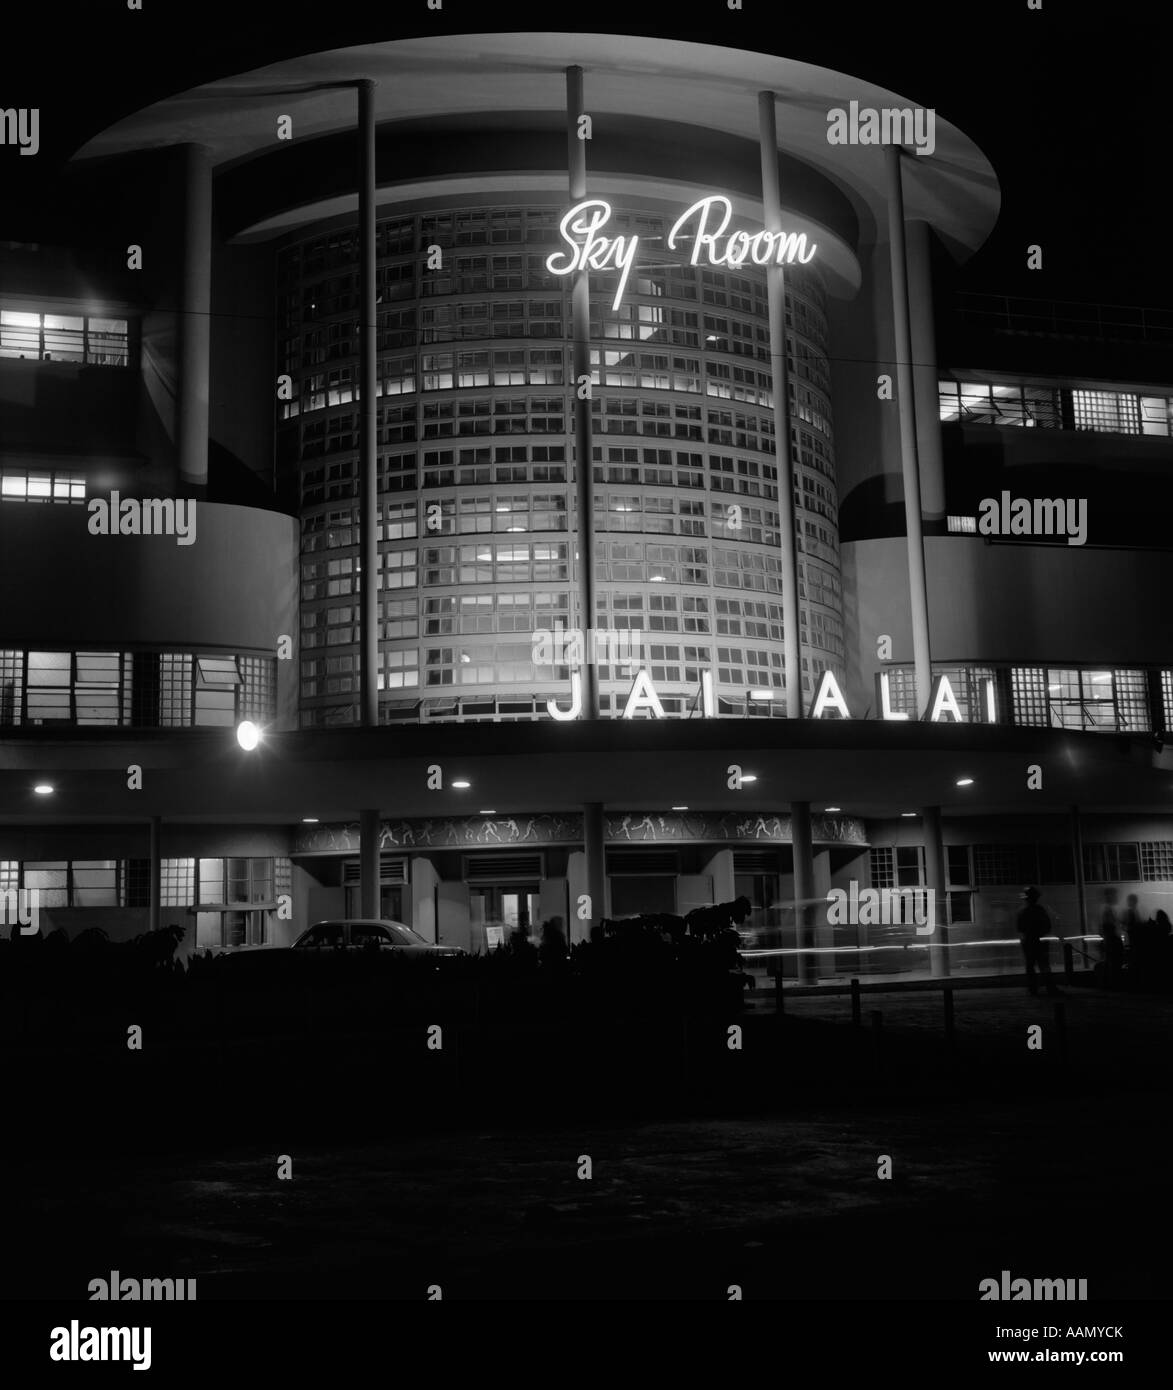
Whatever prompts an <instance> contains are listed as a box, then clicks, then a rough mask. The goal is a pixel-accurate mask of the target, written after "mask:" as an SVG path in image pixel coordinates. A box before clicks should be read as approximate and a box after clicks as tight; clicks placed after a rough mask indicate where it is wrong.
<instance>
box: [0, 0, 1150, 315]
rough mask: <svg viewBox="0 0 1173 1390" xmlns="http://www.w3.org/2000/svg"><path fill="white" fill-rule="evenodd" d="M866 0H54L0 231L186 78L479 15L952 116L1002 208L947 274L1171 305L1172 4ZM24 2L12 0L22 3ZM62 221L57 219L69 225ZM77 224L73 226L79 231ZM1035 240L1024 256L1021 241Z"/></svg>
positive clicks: (41, 208) (18, 95)
mask: <svg viewBox="0 0 1173 1390" xmlns="http://www.w3.org/2000/svg"><path fill="white" fill-rule="evenodd" d="M1042 2H1043V6H1044V8H1043V9H1042V10H1041V11H1032V10H1030V9H1028V8H1027V0H982V3H980V4H972V5H970V6H964V5H948V4H940V3H929V0H900V3H899V4H882V5H868V6H864V5H862V4H860V3H859V0H839V2H838V3H833V4H822V5H809V6H808V5H803V4H801V3H787V4H781V3H778V0H744V8H743V10H742V11H740V12H730V11H729V10H728V9H727V7H726V3H725V0H688V3H685V4H683V5H680V4H659V5H656V4H649V3H646V0H632V2H631V3H623V4H616V3H614V0H602V3H597V4H593V5H591V6H589V7H587V6H563V5H555V4H552V3H549V4H546V5H538V4H534V3H532V0H530V2H529V3H521V4H513V3H510V4H508V5H506V4H497V5H493V6H487V5H485V4H483V3H477V4H473V3H469V2H468V0H445V3H444V8H443V10H442V11H441V12H439V13H436V12H431V11H428V10H427V8H426V4H425V0H395V3H391V4H386V5H385V6H383V7H382V9H381V12H380V9H379V8H378V7H372V6H371V5H370V4H369V0H361V3H347V0H332V3H329V4H322V3H320V0H233V3H231V4H219V3H198V0H144V8H143V11H142V12H141V13H138V12H133V11H128V10H127V9H126V6H125V0H62V2H59V3H54V4H41V5H33V6H29V7H28V9H27V10H26V11H25V13H24V14H23V15H22V18H21V21H20V23H21V24H22V25H24V26H27V27H24V28H20V27H18V26H17V24H15V23H13V22H9V23H8V24H7V25H6V31H7V32H6V42H5V45H4V52H3V54H2V56H0V73H2V75H3V84H2V95H3V101H2V102H0V106H3V107H11V106H17V107H21V106H37V107H39V108H40V109H41V152H40V154H39V156H38V157H37V158H35V159H30V158H22V157H20V156H19V155H18V152H17V151H16V150H15V149H2V150H0V160H2V162H3V171H4V178H3V184H2V185H0V188H2V190H3V194H4V195H5V196H4V198H3V203H2V204H0V208H2V211H0V237H3V238H5V239H21V240H46V241H48V240H68V239H69V236H68V225H66V226H65V227H64V228H62V224H61V219H59V218H55V217H54V216H52V215H50V214H49V207H50V204H49V201H48V199H47V197H46V191H47V190H48V189H49V187H50V186H51V184H52V181H53V179H54V176H55V172H56V171H57V170H58V169H59V168H60V167H61V164H62V162H63V161H64V160H65V159H66V158H68V156H69V154H70V153H72V151H73V150H74V149H76V148H77V147H78V146H79V145H80V144H81V143H82V142H83V141H84V140H86V139H87V138H88V137H89V136H91V135H92V134H94V133H95V132H97V131H98V130H100V129H101V128H102V127H104V126H105V125H107V124H109V123H110V122H111V121H113V120H116V119H118V118H119V117H121V116H123V115H125V114H127V113H129V112H131V111H133V110H135V109H137V108H139V107H141V106H143V105H146V104H148V103H149V102H151V101H154V100H157V99H160V98H162V97H165V96H167V95H170V94H172V93H174V92H179V91H182V90H184V89H185V88H187V87H190V86H193V85H196V84H198V83H200V82H204V81H210V80H213V79H215V78H219V77H225V76H228V75H230V74H232V73H235V72H242V71H247V70H248V69H250V68H253V67H256V66H260V65H262V64H264V63H268V62H273V61H276V60H278V59H279V58H282V57H287V56H292V55H294V54H297V53H308V52H315V51H320V50H323V49H328V48H337V47H344V46H346V45H348V44H354V43H364V42H373V41H380V40H388V39H393V38H397V37H408V36H411V35H414V34H424V33H435V32H437V31H440V30H447V31H452V32H458V31H459V32H478V31H484V30H487V29H500V30H513V29H516V30H526V29H543V30H550V29H559V28H564V29H567V30H572V31H577V30H583V31H590V30H594V31H624V30H626V31H628V32H633V33H642V34H652V35H656V36H659V37H678V38H681V39H684V40H689V41H693V42H700V43H721V44H731V45H733V46H737V47H747V48H759V49H764V50H772V51H774V52H777V53H780V54H784V55H786V56H790V57H794V58H797V59H800V60H803V61H807V62H812V63H818V64H823V65H825V66H827V67H831V68H835V69H838V70H841V71H844V72H848V73H855V74H858V75H859V76H861V77H865V78H868V79H871V80H874V81H877V82H880V83H883V84H885V85H887V86H888V87H890V88H892V89H894V90H895V91H897V92H899V93H900V94H901V95H903V96H906V97H908V98H909V99H910V100H912V101H914V102H917V103H919V104H923V105H926V106H933V107H934V108H935V109H936V110H937V111H938V113H939V114H940V115H941V116H942V117H943V118H945V119H948V120H950V121H952V122H954V123H956V124H957V125H959V126H960V127H961V128H962V129H963V130H965V131H966V132H967V133H968V134H969V135H970V136H971V137H972V138H973V139H974V140H975V141H976V142H977V143H978V145H979V146H981V147H982V149H983V150H984V151H985V152H986V154H987V155H988V156H989V158H990V160H991V161H992V163H993V165H994V167H995V169H996V170H997V171H998V173H999V176H1000V178H1001V180H1002V187H1003V207H1002V215H1001V218H1000V221H999V223H998V226H997V228H996V230H995V233H994V235H993V237H992V238H991V240H990V241H989V242H988V243H987V245H986V247H985V248H984V249H983V250H982V251H981V252H980V253H979V255H978V256H977V257H975V258H974V259H973V260H972V261H971V262H970V263H969V265H968V266H967V267H966V270H965V272H964V277H963V280H962V283H961V288H965V289H970V290H984V291H991V292H1003V293H1010V294H1025V295H1033V296H1038V297H1054V298H1062V299H1077V300H1086V301H1100V302H1104V303H1117V304H1142V305H1151V306H1157V307H1173V275H1171V274H1170V270H1169V266H1168V262H1167V260H1166V257H1165V250H1164V241H1163V238H1162V236H1161V232H1162V227H1161V222H1162V220H1163V218H1162V205H1166V206H1167V204H1168V202H1169V200H1170V197H1171V195H1173V187H1171V185H1173V168H1171V161H1170V159H1169V133H1168V126H1167V122H1166V121H1165V120H1164V117H1163V114H1162V111H1163V106H1164V104H1165V100H1166V94H1167V93H1168V92H1169V90H1170V79H1169V71H1168V52H1169V49H1168V43H1167V37H1168V32H1169V23H1168V19H1167V15H1168V13H1169V11H1168V7H1167V6H1165V5H1160V4H1157V3H1153V0H1143V3H1139V4H1132V5H1128V6H1121V7H1118V8H1116V9H1113V7H1110V6H1103V5H1094V6H1093V5H1087V6H1086V7H1080V8H1079V13H1078V14H1074V15H1073V13H1072V11H1073V9H1075V8H1077V7H1073V6H1072V5H1071V4H1069V3H1062V0H1042ZM23 8H24V7H22V9H23ZM68 220H69V219H66V220H65V221H66V224H67V223H68ZM78 231H79V234H81V233H80V229H78ZM1033 242H1038V243H1040V244H1041V245H1042V246H1043V248H1044V269H1043V270H1042V271H1037V272H1030V271H1028V270H1027V269H1026V255H1025V248H1026V246H1027V245H1028V244H1030V243H1033Z"/></svg>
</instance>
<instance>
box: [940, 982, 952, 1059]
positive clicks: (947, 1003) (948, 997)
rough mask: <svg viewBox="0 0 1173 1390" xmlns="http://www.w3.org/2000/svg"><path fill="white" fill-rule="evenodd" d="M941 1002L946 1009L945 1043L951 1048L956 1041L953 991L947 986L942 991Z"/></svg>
mask: <svg viewBox="0 0 1173 1390" xmlns="http://www.w3.org/2000/svg"><path fill="white" fill-rule="evenodd" d="M941 1000H942V1003H943V1005H944V1009H945V1041H946V1042H947V1043H948V1044H949V1046H950V1047H952V1046H953V1043H954V1041H955V1039H954V1033H953V989H952V987H951V986H949V985H946V986H945V988H944V989H943V990H942V991H941Z"/></svg>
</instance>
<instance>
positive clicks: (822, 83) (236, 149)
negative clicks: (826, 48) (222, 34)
mask: <svg viewBox="0 0 1173 1390" xmlns="http://www.w3.org/2000/svg"><path fill="white" fill-rule="evenodd" d="M572 64H577V65H579V66H581V67H582V68H583V69H584V71H585V92H586V102H587V107H588V110H589V111H590V113H591V114H592V116H594V117H595V118H596V119H598V118H600V117H604V116H607V117H614V116H619V117H622V116H630V117H637V118H643V119H644V120H655V121H663V122H671V123H676V124H692V125H702V124H703V126H704V127H705V128H706V129H708V130H711V131H717V132H723V133H724V134H726V135H729V136H733V137H737V138H739V139H743V140H753V141H756V140H757V138H758V128H757V94H758V92H759V91H763V90H772V91H774V92H776V93H777V96H778V103H779V104H778V141H779V146H780V149H781V150H782V151H783V152H784V154H786V155H789V156H791V157H792V158H795V159H798V160H800V161H802V162H804V163H806V164H808V165H809V166H810V167H811V168H812V169H814V170H816V171H818V172H819V173H820V174H822V175H823V176H824V177H826V178H827V179H828V180H830V181H831V182H832V183H834V184H835V185H836V186H838V187H839V188H840V189H841V190H842V191H843V192H844V193H845V194H846V196H847V197H848V198H849V199H850V200H851V202H852V203H853V205H854V206H855V208H856V211H857V214H858V216H859V218H860V222H861V226H862V227H864V228H867V227H868V226H869V225H872V226H878V227H883V226H884V222H885V217H886V212H885V208H886V194H885V184H884V160H883V157H882V150H881V149H880V148H879V147H877V146H861V145H832V144H830V143H828V139H827V132H828V120H827V113H828V111H830V110H831V109H833V108H837V107H841V108H847V106H848V104H849V103H850V102H851V101H853V100H854V101H857V102H858V103H859V104H860V107H861V108H867V107H871V108H875V109H882V108H885V107H889V108H890V107H899V108H907V107H913V106H915V105H917V104H918V103H917V102H914V101H912V100H910V99H909V98H907V97H903V96H900V95H899V94H897V93H895V92H892V91H889V90H887V89H886V88H884V87H880V86H877V85H876V84H874V83H872V82H868V81H865V80H861V79H860V78H857V77H853V76H850V75H848V74H846V73H839V72H835V71H833V70H831V69H829V68H823V67H818V66H815V65H813V64H809V63H801V62H797V61H794V60H792V59H788V58H779V57H776V56H774V55H771V54H764V53H755V52H751V51H747V50H742V49H736V48H725V47H717V46H714V45H710V44H696V43H682V42H677V41H675V40H665V39H657V38H649V37H642V36H633V35H626V34H623V35H616V34H559V33H522V34H459V35H451V36H434V37H428V38H414V39H403V40H397V41H393V42H388V43H379V44H366V45H361V46H357V47H353V48H345V49H336V50H333V51H330V52H325V53H314V54H307V55H305V56H303V57H299V58H291V59H287V60H284V61H282V62H280V63H274V64H272V65H270V66H268V67H264V68H258V69H257V70H255V71H253V72H250V73H243V74H240V75H238V76H235V77H230V78H225V79H223V80H220V81H216V82H210V83H207V84H205V85H204V86H202V87H198V88H194V89H192V90H191V91H188V92H184V93H182V94H180V95H178V96H174V97H169V98H167V99H166V100H164V101H161V102H157V103H156V104H154V105H153V106H150V107H147V108H145V109H144V110H142V111H139V112H137V113H136V114H135V115H133V116H129V117H127V118H126V119H124V120H122V121H119V122H117V123H116V124H115V125H113V126H111V127H110V128H109V129H107V130H106V131H104V132H103V133H102V134H101V135H99V136H97V137H95V138H94V139H93V140H91V141H90V142H89V143H88V144H86V145H85V146H84V147H83V149H82V150H81V151H80V152H79V155H78V156H77V157H78V158H81V159H93V158H99V157H102V156H109V155H115V154H121V153H126V152H129V151H133V150H142V149H149V148H152V147H157V146H164V145H173V144H179V143H186V142H194V143H197V144H202V145H205V146H207V147H208V148H209V149H210V151H211V153H212V159H213V162H214V163H215V164H216V165H217V166H219V167H221V168H223V167H225V166H229V165H232V164H234V163H238V162H240V161H245V160H249V159H250V158H254V157H256V156H257V155H259V154H263V153H271V152H272V151H273V150H274V148H275V147H276V145H277V123H278V117H280V116H282V115H287V114H294V115H295V120H296V134H297V139H298V140H303V139H306V138H313V137H318V136H324V135H330V134H335V133H338V132H342V131H344V130H347V129H350V128H352V127H353V125H354V122H355V112H356V99H355V93H354V90H353V87H352V86H349V87H348V85H347V84H353V83H354V82H355V81H356V80H358V79H361V78H371V79H374V80H375V82H376V83H377V84H378V86H377V90H376V111H375V116H376V121H377V122H379V123H380V124H382V123H387V122H398V121H415V122H418V121H419V120H421V119H432V118H435V119H440V118H450V117H452V116H461V115H464V116H467V117H474V116H476V115H477V114H478V113H491V112H500V111H514V112H534V113H539V112H540V113H550V112H560V111H563V110H564V102H565V84H564V70H565V68H566V67H567V66H569V65H572ZM933 85H934V86H935V85H936V84H933ZM921 95H922V96H923V95H924V93H922V94H921ZM919 104H921V105H923V104H924V103H923V102H921V103H919ZM666 172H668V171H666ZM904 194H905V209H906V215H907V217H908V218H909V219H910V220H911V219H923V220H925V221H928V222H930V223H931V224H932V225H933V226H934V227H935V228H936V230H937V231H938V233H939V234H940V235H941V237H942V238H943V239H944V240H945V242H946V243H947V244H949V245H950V246H951V248H952V249H953V251H954V252H955V253H956V254H959V255H962V256H964V255H967V254H969V253H970V252H972V251H974V250H976V249H977V248H978V247H979V246H980V245H981V244H982V243H983V242H984V241H985V239H986V237H987V236H988V235H989V233H990V231H991V229H992V227H993V225H994V222H995V220H996V218H997V215H998V207H999V191H998V181H997V177H996V175H995V173H994V170H993V168H992V167H991V165H990V163H989V161H988V160H987V159H986V157H985V155H984V154H983V153H982V151H981V150H980V149H979V148H978V146H977V145H976V144H975V143H974V142H973V141H972V140H971V139H970V138H969V137H968V136H967V135H966V134H964V132H962V131H961V130H959V129H957V127H955V126H953V125H951V124H949V122H948V121H946V120H944V119H942V118H941V117H940V115H938V116H937V117H936V120H935V149H934V152H933V154H932V155H930V156H926V157H921V156H913V155H909V156H908V157H907V158H906V160H905V169H904ZM785 199H786V190H785V188H784V189H783V201H784V202H785ZM335 211H336V209H335Z"/></svg>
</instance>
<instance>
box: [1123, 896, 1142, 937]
mask: <svg viewBox="0 0 1173 1390" xmlns="http://www.w3.org/2000/svg"><path fill="white" fill-rule="evenodd" d="M1120 925H1121V926H1122V927H1123V928H1124V930H1125V932H1127V934H1128V935H1127V940H1128V945H1129V946H1130V947H1131V946H1134V945H1135V944H1136V943H1135V941H1134V940H1133V936H1134V934H1135V935H1137V936H1143V935H1144V923H1143V922H1142V921H1141V917H1140V899H1139V898H1138V897H1137V896H1136V894H1135V893H1129V895H1128V898H1127V900H1126V905H1125V908H1124V912H1123V915H1122V916H1121V919H1120Z"/></svg>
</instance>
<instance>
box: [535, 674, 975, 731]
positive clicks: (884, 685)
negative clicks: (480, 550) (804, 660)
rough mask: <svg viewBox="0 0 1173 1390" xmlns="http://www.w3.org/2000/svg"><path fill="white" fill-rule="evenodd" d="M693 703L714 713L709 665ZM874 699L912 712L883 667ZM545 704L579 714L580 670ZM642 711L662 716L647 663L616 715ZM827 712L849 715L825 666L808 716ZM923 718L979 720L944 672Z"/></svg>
mask: <svg viewBox="0 0 1173 1390" xmlns="http://www.w3.org/2000/svg"><path fill="white" fill-rule="evenodd" d="M977 684H978V688H979V691H980V700H981V706H982V714H983V715H984V719H983V720H981V721H980V722H983V723H986V724H996V723H997V722H998V713H997V706H996V703H995V697H994V682H993V681H992V680H989V679H984V680H979V681H978V682H977ZM693 705H694V706H698V708H696V709H693V708H690V711H689V713H688V714H686V715H685V716H684V717H685V718H690V717H691V716H692V714H694V713H699V714H700V716H701V717H702V718H703V719H710V718H713V717H714V716H715V715H716V714H717V699H716V692H715V690H714V687H713V673H712V671H702V672H701V686H700V689H699V690H698V691H697V694H696V697H695V698H694V700H693ZM876 705H877V707H878V709H879V712H880V714H879V717H880V718H881V719H890V720H901V719H910V718H912V716H911V715H909V714H907V713H905V712H903V711H901V710H894V709H893V708H892V692H891V688H890V685H889V679H888V672H887V671H881V672H879V673H878V674H877V676H876ZM546 709H547V711H548V713H549V714H550V717H551V718H552V719H557V720H561V721H565V720H570V719H577V718H578V717H579V716H580V715H581V714H582V676H581V675H580V673H579V672H578V671H571V673H570V708H569V709H559V707H558V704H557V702H556V701H554V700H548V701H547V702H546ZM645 711H646V712H647V713H648V714H650V715H651V716H652V718H653V719H663V718H664V717H665V715H664V706H663V704H662V703H661V702H660V697H659V694H658V693H657V691H656V687H655V686H654V685H653V684H652V678H651V676H650V675H649V674H648V672H647V670H646V669H645V668H643V667H640V669H639V670H638V671H637V672H636V673H635V679H634V681H633V682H632V686H631V690H630V691H629V693H628V696H627V699H626V701H625V702H624V706H623V711H622V713H621V715H620V718H622V719H634V718H635V717H636V716H637V715H640V714H643V713H644V712H645ZM828 715H832V716H838V717H839V718H840V719H851V718H852V717H853V716H852V714H851V711H850V710H849V709H848V708H847V701H846V700H845V699H844V698H843V692H842V691H841V690H840V689H839V682H838V681H837V680H836V679H835V677H834V675H833V674H832V673H831V672H830V671H823V672H822V673H821V674H820V676H819V680H818V684H817V686H816V687H815V691H814V694H813V695H812V696H811V702H810V707H809V709H808V711H807V718H808V719H826V718H827V717H828ZM925 721H926V722H927V723H930V724H943V723H954V724H965V723H969V722H979V721H977V720H974V721H969V720H966V718H965V716H964V715H963V714H962V712H961V706H960V704H959V703H958V701H957V696H956V694H955V693H954V690H953V686H952V685H951V684H950V681H949V677H948V676H936V677H934V679H933V686H932V689H931V690H930V692H929V704H928V711H927V713H926V714H925Z"/></svg>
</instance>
